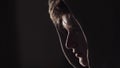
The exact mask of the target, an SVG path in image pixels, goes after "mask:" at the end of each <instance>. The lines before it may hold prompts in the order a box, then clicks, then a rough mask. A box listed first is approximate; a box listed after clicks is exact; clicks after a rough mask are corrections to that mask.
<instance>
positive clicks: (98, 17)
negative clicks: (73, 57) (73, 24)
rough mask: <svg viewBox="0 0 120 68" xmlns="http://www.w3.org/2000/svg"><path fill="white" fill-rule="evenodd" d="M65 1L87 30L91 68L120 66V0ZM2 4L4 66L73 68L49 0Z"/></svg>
mask: <svg viewBox="0 0 120 68" xmlns="http://www.w3.org/2000/svg"><path fill="white" fill-rule="evenodd" d="M65 1H66V2H67V1H68V2H67V3H68V5H69V6H70V7H71V10H72V11H73V13H74V14H75V16H76V18H78V20H79V21H80V22H81V25H82V27H83V29H84V31H85V33H86V36H87V38H88V43H89V48H90V62H91V66H92V68H120V63H119V61H120V58H119V57H120V54H119V52H120V49H119V47H120V46H119V45H120V43H119V42H120V27H119V26H120V24H119V23H120V20H119V19H120V13H119V12H120V9H119V7H118V6H119V2H116V1H115V0H114V1H112V0H109V1H107V0H100V1H95V0H92V1H86V0H84V1H83V0H82V1H81V2H80V0H76V1H72V0H71V1H69V0H65ZM94 2H95V3H94ZM78 3H79V4H78ZM71 4H72V5H71ZM0 6H1V13H0V16H1V17H2V18H1V20H0V23H1V24H0V34H1V35H0V40H1V44H0V46H1V48H0V57H1V58H0V62H1V64H0V67H1V68H72V67H71V66H70V65H69V63H68V62H67V61H66V59H65V57H64V55H63V53H62V50H61V48H60V43H59V39H58V36H57V33H56V30H55V28H54V25H53V24H52V22H51V20H50V18H49V14H48V1H47V0H12V1H11V0H5V1H0ZM76 6H77V7H76ZM78 6H81V7H78ZM76 8H79V9H76ZM81 9H82V10H81Z"/></svg>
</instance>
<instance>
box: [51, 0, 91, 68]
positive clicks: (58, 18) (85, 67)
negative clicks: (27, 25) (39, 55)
mask: <svg viewBox="0 0 120 68" xmlns="http://www.w3.org/2000/svg"><path fill="white" fill-rule="evenodd" d="M49 14H50V18H51V20H52V21H53V24H54V26H55V28H56V31H57V33H58V36H59V39H60V43H61V47H62V50H63V53H64V55H65V57H66V58H67V60H68V62H69V63H70V64H71V65H72V66H73V67H75V68H89V60H88V43H87V38H86V36H85V33H84V31H83V29H82V27H81V25H80V22H78V21H77V19H76V18H75V17H74V15H73V14H72V13H71V12H70V10H69V8H68V6H67V5H66V4H65V3H64V1H63V0H49ZM77 63H78V64H79V65H77Z"/></svg>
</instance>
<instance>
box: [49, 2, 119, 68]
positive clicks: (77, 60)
mask: <svg viewBox="0 0 120 68" xmlns="http://www.w3.org/2000/svg"><path fill="white" fill-rule="evenodd" d="M113 3H114V4H115V5H113ZM118 6H119V3H118V2H115V1H114V2H113V1H107V0H100V1H99V0H98V1H96V0H49V13H50V17H51V19H52V21H53V23H54V25H55V27H56V30H57V32H58V34H59V38H60V39H61V45H62V50H63V52H64V54H65V56H66V58H67V60H68V61H69V63H70V64H71V65H72V66H73V67H75V68H85V67H86V68H119V57H120V55H119V53H117V52H118V51H119V50H120V49H118V48H119V46H118V45H119V43H118V42H119V38H120V37H119V33H120V31H119V24H118V22H120V21H119V17H120V15H119V14H120V13H119V10H120V9H119V7H118ZM72 51H73V52H72ZM88 52H89V53H88ZM74 53H75V55H76V56H77V57H75V55H74Z"/></svg>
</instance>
